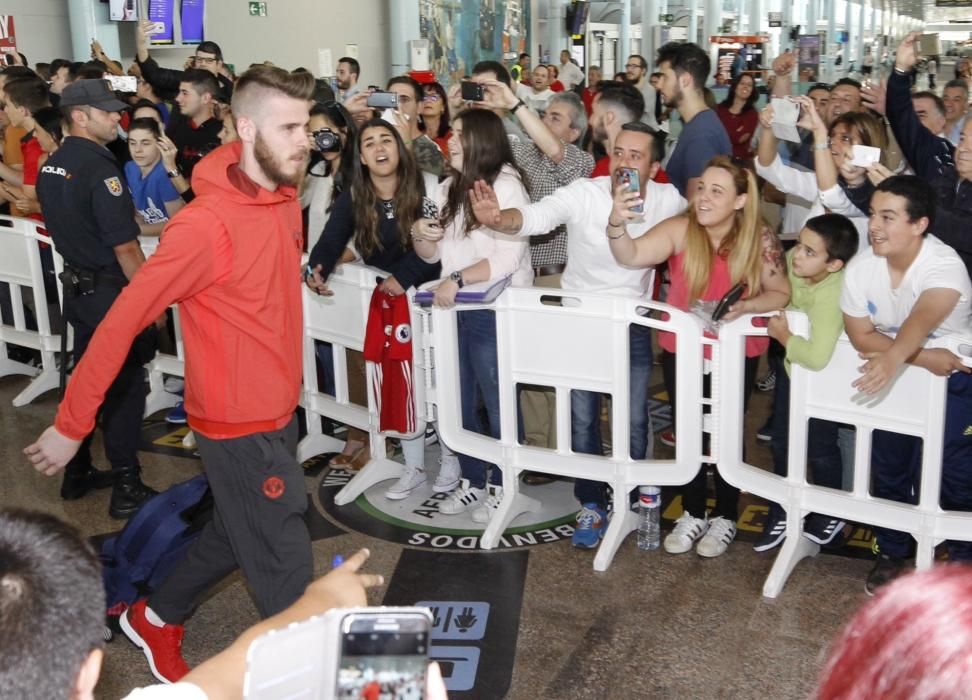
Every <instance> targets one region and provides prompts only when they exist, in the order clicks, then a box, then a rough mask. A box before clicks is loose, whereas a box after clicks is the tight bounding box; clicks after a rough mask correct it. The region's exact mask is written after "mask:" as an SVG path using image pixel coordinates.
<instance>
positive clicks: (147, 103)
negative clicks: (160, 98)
mask: <svg viewBox="0 0 972 700" xmlns="http://www.w3.org/2000/svg"><path fill="white" fill-rule="evenodd" d="M144 107H149V108H151V109H154V110H155V111H156V112H158V115H159V120H162V119H163V116H162V110H161V109H160V108H159V106H158V105H157V104H156V103H154V102H152V100H139V101H138V102H136V103H135V104H133V105H132V106H131V107H129V108H128V111H129V113H130V114H135V112H137V111H138V110H140V109H142V108H144Z"/></svg>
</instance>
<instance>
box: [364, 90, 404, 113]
mask: <svg viewBox="0 0 972 700" xmlns="http://www.w3.org/2000/svg"><path fill="white" fill-rule="evenodd" d="M367 104H368V106H369V107H372V108H374V109H398V93H397V92H373V93H371V94H370V95H368V102H367Z"/></svg>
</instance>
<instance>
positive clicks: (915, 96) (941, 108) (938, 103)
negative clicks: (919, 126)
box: [911, 90, 945, 117]
mask: <svg viewBox="0 0 972 700" xmlns="http://www.w3.org/2000/svg"><path fill="white" fill-rule="evenodd" d="M911 99H912V100H919V99H926V100H931V101H932V102H934V103H935V109H937V110H938V113H939V115H940V116H943V117H944V116H945V100H943V99H942V98H941V97H939V96H938V95H936V94H935V93H934V92H931V91H930V90H920V91H919V92H915V93H912V95H911Z"/></svg>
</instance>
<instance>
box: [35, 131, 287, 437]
mask: <svg viewBox="0 0 972 700" xmlns="http://www.w3.org/2000/svg"><path fill="white" fill-rule="evenodd" d="M240 146H241V145H240V143H239V142H237V143H231V144H227V145H225V146H222V147H220V148H219V149H217V150H215V151H213V152H212V153H211V154H210V155H209V156H207V157H206V158H204V159H203V160H202V161H200V163H199V165H198V166H197V167H196V169H195V170H194V171H193V177H192V185H193V190H194V192H195V194H196V198H195V199H194V200H193V202H192V203H190V204H189V205H188V206H186V207H185V208H183V209H182V210H181V211H180V212H179V213H178V214H177V215H176V216H175V217H174V218H173V219H172V221H170V222H169V224H168V225H167V226H166V227H165V230H164V232H163V234H162V239H161V241H160V243H159V247H158V250H157V251H156V252H155V253H154V254H153V255H152V257H151V258H149V260H148V261H147V262H146V263H145V264H144V265H143V266H142V267H141V268H140V269H139V271H138V273H137V274H136V275H135V277H134V278H133V279H132V281H131V282H130V283H129V285H128V286H127V287H126V288H125V289H124V290H123V291H122V293H121V295H120V296H119V297H118V299H116V300H115V303H114V304H113V305H112V307H111V310H110V311H109V312H108V314H107V316H105V318H104V320H103V321H102V322H101V323H100V324H99V325H98V330H97V332H96V333H95V335H94V337H93V338H92V340H91V343H90V345H89V346H88V349H87V350H86V352H85V354H84V357H83V359H82V360H81V362H80V363H79V364H78V366H77V368H76V369H75V370H74V373H73V375H72V377H71V382H70V384H69V385H68V390H67V394H66V395H65V397H64V400H63V401H62V402H61V405H60V407H59V408H58V413H57V418H56V420H55V423H54V424H55V426H56V427H57V429H58V431H59V432H61V433H62V434H64V435H66V436H68V437H70V438H73V439H76V440H77V439H81V438H83V437H84V436H85V435H87V434H88V433H90V432H91V431H92V430H93V428H94V424H95V415H96V413H97V411H98V407H99V406H100V405H101V403H102V401H103V400H104V397H105V392H106V391H107V390H108V387H109V386H110V385H111V383H112V381H113V380H114V377H115V376H116V375H117V374H118V371H119V369H120V368H121V365H122V364H123V363H124V361H125V357H126V356H127V354H128V351H129V348H130V347H131V343H132V339H133V338H135V336H136V335H138V334H139V333H140V332H141V331H142V330H143V329H144V328H146V327H147V326H148V325H149V324H151V323H152V322H153V321H154V320H155V319H157V318H158V317H159V316H160V315H161V314H162V312H163V311H165V309H166V308H167V307H168V306H170V305H171V304H173V303H178V304H179V310H180V316H181V320H182V335H183V341H184V343H185V354H186V395H185V408H186V412H187V413H188V414H189V426H190V427H191V428H192V429H193V430H195V431H198V432H199V433H201V434H202V435H205V436H207V437H209V438H213V439H225V438H233V437H241V436H243V435H250V434H253V433H259V432H269V431H272V430H277V429H279V428H282V427H283V426H285V425H286V424H287V423H288V422H289V421H290V420H291V418H292V417H293V413H294V409H295V408H296V406H297V400H298V397H299V395H300V385H301V338H302V335H303V318H302V313H301V282H300V255H301V243H302V235H301V218H300V204H299V203H298V200H297V197H296V192H295V190H294V189H293V188H292V187H280V188H278V189H277V191H276V192H270V191H269V190H266V189H264V188H262V187H260V186H259V185H257V184H256V183H254V182H253V181H252V180H250V178H248V177H247V176H246V175H245V174H244V173H243V171H242V170H240V168H239V161H240Z"/></svg>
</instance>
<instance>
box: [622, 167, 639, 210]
mask: <svg viewBox="0 0 972 700" xmlns="http://www.w3.org/2000/svg"><path fill="white" fill-rule="evenodd" d="M617 179H618V184H619V185H624V188H625V189H626V190H628V192H641V173H639V172H638V171H637V170H635V169H634V168H618V174H617ZM631 211H633V212H636V213H638V214H644V213H645V204H644V202H642V203H641V204H639V205H638V206H636V207H631Z"/></svg>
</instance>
